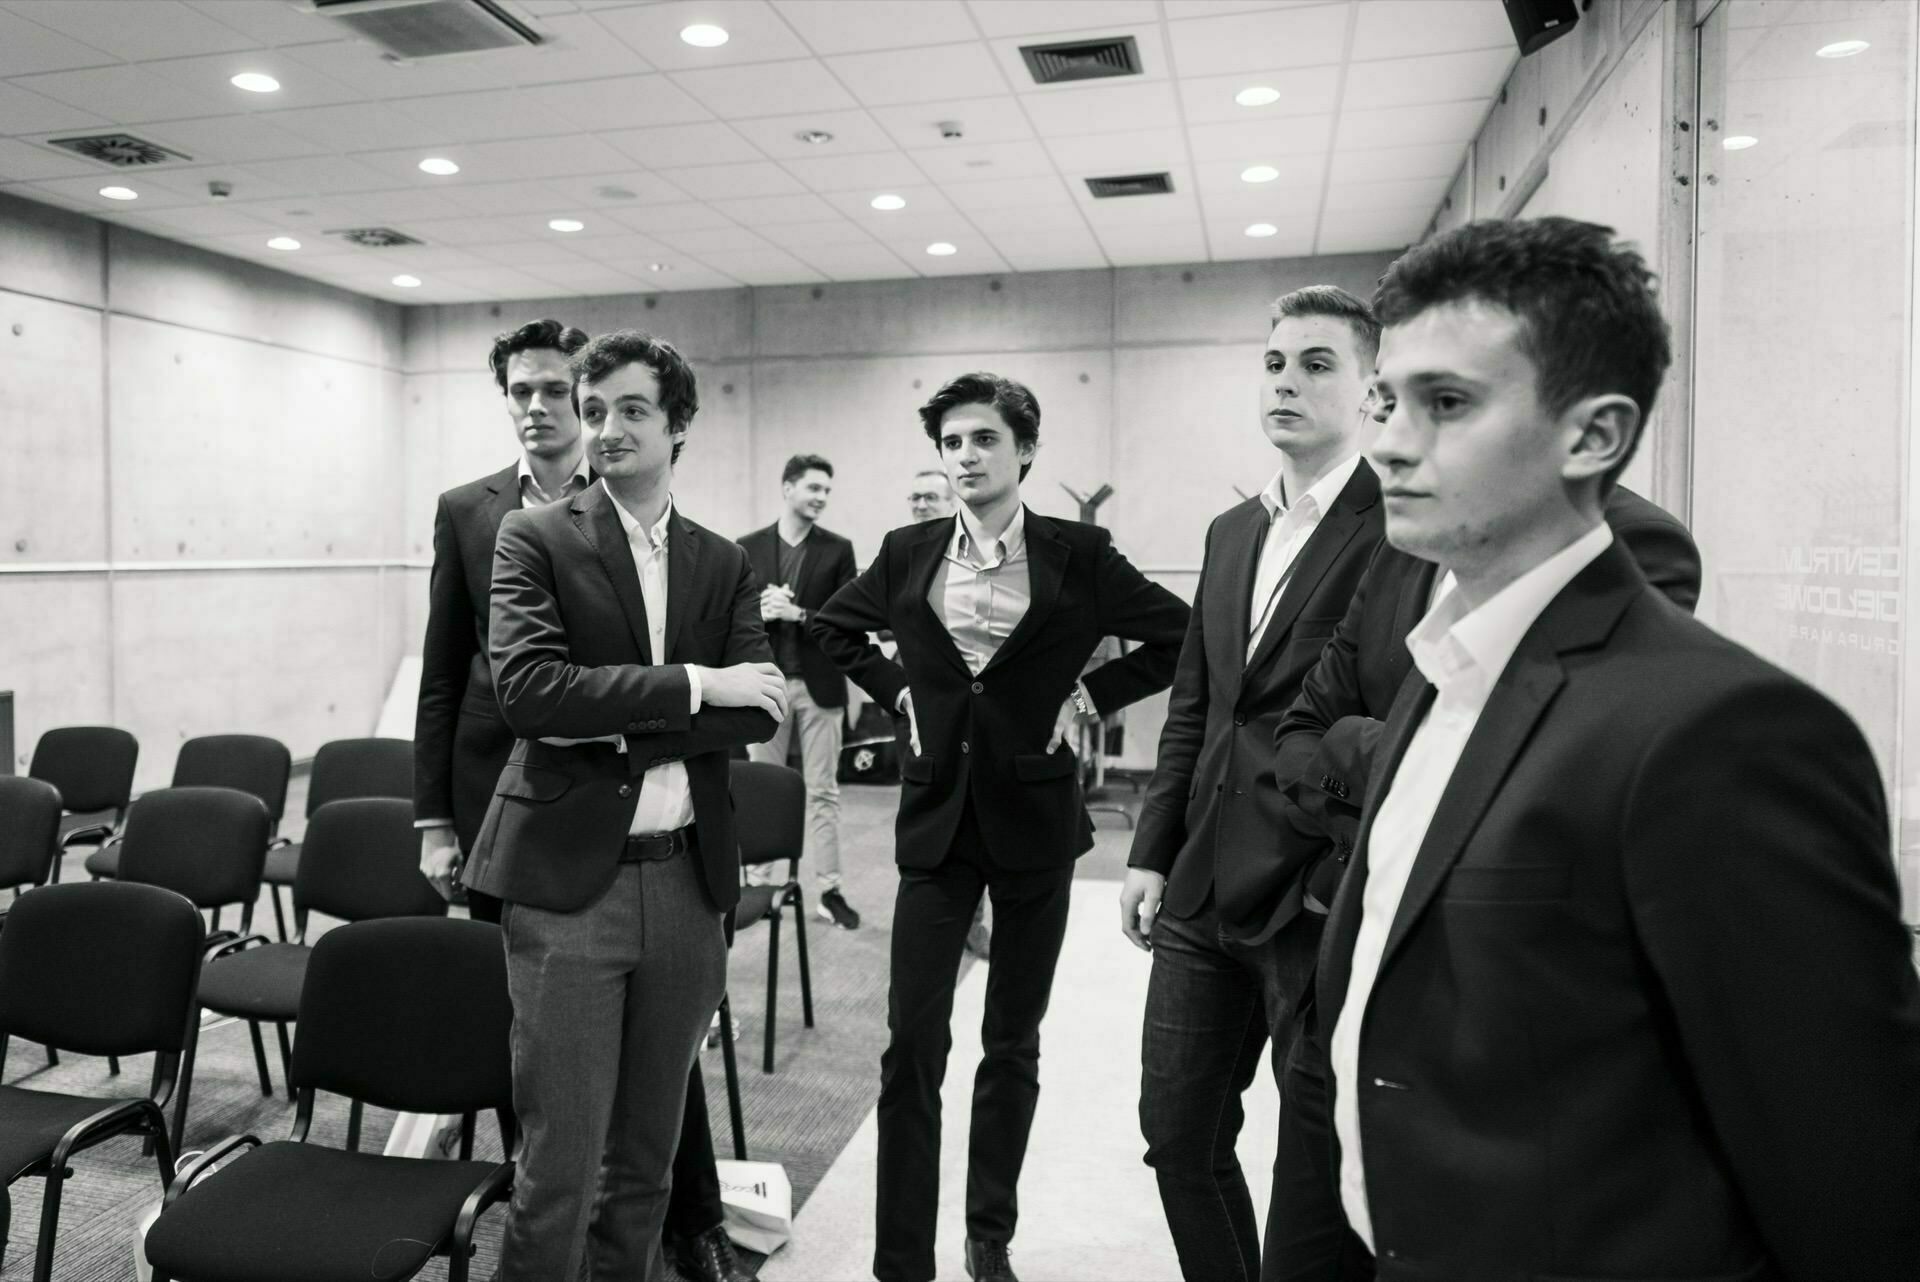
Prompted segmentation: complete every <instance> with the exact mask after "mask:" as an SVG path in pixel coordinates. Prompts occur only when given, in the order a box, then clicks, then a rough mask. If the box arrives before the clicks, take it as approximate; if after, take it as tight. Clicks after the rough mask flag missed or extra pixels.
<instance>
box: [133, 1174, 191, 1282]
mask: <svg viewBox="0 0 1920 1282" xmlns="http://www.w3.org/2000/svg"><path fill="white" fill-rule="evenodd" d="M201 1151H202V1150H200V1149H194V1150H192V1151H191V1152H187V1153H182V1154H181V1155H180V1156H179V1157H177V1158H175V1159H174V1161H173V1169H174V1170H176V1171H178V1170H179V1169H180V1168H182V1167H184V1166H185V1165H186V1164H187V1163H189V1162H192V1161H195V1160H197V1159H198V1158H199V1157H200V1154H201ZM208 1174H210V1172H207V1171H202V1172H201V1173H200V1180H204V1179H206V1178H207V1176H208ZM200 1180H195V1181H194V1183H195V1184H198V1183H199V1182H200ZM168 1183H169V1184H171V1183H172V1181H171V1180H169V1181H168ZM165 1205H166V1202H165V1200H164V1198H163V1199H162V1200H161V1201H159V1202H155V1203H154V1204H153V1209H152V1210H151V1211H148V1212H147V1213H146V1214H145V1215H143V1216H141V1217H140V1220H139V1222H138V1223H137V1224H135V1225H134V1226H133V1276H134V1277H135V1278H136V1279H137V1282H153V1266H152V1265H151V1264H148V1263H147V1230H148V1229H150V1228H152V1227H153V1222H154V1221H155V1220H157V1219H159V1218H160V1208H161V1207H163V1206H165Z"/></svg>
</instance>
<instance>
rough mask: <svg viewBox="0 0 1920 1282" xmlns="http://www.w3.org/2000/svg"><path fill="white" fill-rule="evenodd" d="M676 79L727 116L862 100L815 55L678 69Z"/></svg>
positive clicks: (840, 106) (831, 107)
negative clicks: (788, 60)
mask: <svg viewBox="0 0 1920 1282" xmlns="http://www.w3.org/2000/svg"><path fill="white" fill-rule="evenodd" d="M673 82H674V83H675V84H676V85H678V86H680V88H682V89H684V90H686V91H687V92H688V93H690V94H692V95H693V96H694V97H695V98H696V99H698V100H699V101H700V103H701V105H703V106H705V107H706V108H707V109H708V110H709V111H712V112H713V113H714V114H715V115H717V116H719V117H721V118H722V119H723V120H747V119H752V118H753V117H756V116H785V115H792V114H794V113H796V112H802V111H841V110H845V109H847V108H850V107H857V106H859V103H857V102H856V101H854V98H853V95H851V94H849V93H848V92H847V90H846V88H845V87H844V86H843V85H842V84H841V83H840V81H839V80H838V79H837V78H836V77H835V76H834V75H833V73H832V72H830V71H828V70H827V68H826V67H825V66H823V65H821V64H820V63H819V62H816V61H814V60H813V59H810V58H809V59H801V60H798V61H794V62H767V63H758V64H755V65H753V66H748V67H711V68H708V69H706V70H701V71H677V72H674V73H673Z"/></svg>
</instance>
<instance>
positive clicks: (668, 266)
mask: <svg viewBox="0 0 1920 1282" xmlns="http://www.w3.org/2000/svg"><path fill="white" fill-rule="evenodd" d="M647 270H648V271H650V272H670V271H672V270H673V264H672V263H648V264H647Z"/></svg>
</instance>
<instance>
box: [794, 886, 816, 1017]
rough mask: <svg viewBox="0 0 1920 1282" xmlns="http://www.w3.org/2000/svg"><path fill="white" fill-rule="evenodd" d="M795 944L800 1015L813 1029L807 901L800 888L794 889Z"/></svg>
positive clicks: (811, 973) (811, 971) (811, 974)
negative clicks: (798, 974)
mask: <svg viewBox="0 0 1920 1282" xmlns="http://www.w3.org/2000/svg"><path fill="white" fill-rule="evenodd" d="M793 942H794V946H795V947H796V948H797V949H798V950H799V952H800V1013H801V1014H802V1015H803V1016H805V1017H806V1026H807V1027H808V1028H812V1027H813V968H812V967H811V966H809V965H808V964H807V901H806V898H805V896H803V895H802V894H801V893H800V887H799V886H797V885H796V886H795V887H794V888H793Z"/></svg>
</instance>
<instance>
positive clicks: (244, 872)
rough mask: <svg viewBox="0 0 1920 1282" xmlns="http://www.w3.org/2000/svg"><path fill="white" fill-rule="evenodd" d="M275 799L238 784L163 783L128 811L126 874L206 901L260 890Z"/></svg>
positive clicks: (123, 851)
mask: <svg viewBox="0 0 1920 1282" xmlns="http://www.w3.org/2000/svg"><path fill="white" fill-rule="evenodd" d="M270 827H271V825H270V824H269V822H268V820H267V807H266V805H265V804H264V803H263V802H262V801H261V800H260V798H258V797H256V796H254V795H253V794H252V793H247V792H241V791H239V790H238V789H235V788H156V789H154V790H153V791H152V792H149V793H143V794H142V795H141V797H140V799H139V800H138V801H136V802H134V803H133V808H132V809H131V810H129V811H128V812H127V828H126V837H125V840H124V842H123V844H122V845H121V847H120V879H121V880H122V881H137V882H141V883H143V884H145V885H149V886H164V887H166V888H167V889H168V890H172V891H176V892H178V893H179V894H182V895H185V896H186V897H187V898H188V899H190V900H192V901H193V902H194V904H196V905H197V906H199V907H201V908H218V907H220V906H221V905H222V904H252V903H253V901H254V900H255V899H257V898H259V895H260V874H261V872H262V871H263V870H264V868H265V866H266V862H267V838H268V831H269V829H270Z"/></svg>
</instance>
